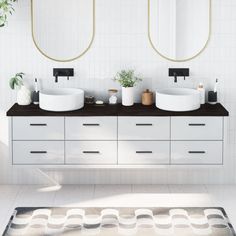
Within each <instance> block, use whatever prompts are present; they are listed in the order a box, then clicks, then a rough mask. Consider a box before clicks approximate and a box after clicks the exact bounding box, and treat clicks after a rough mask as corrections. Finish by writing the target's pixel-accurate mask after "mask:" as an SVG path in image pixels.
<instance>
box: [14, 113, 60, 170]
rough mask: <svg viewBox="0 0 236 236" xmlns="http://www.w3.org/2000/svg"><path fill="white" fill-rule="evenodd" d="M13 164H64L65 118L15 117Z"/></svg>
mask: <svg viewBox="0 0 236 236" xmlns="http://www.w3.org/2000/svg"><path fill="white" fill-rule="evenodd" d="M12 156H13V160H12V162H13V164H16V165H17V164H22V165H23V164H24V165H53V164H64V117H13V118H12Z"/></svg>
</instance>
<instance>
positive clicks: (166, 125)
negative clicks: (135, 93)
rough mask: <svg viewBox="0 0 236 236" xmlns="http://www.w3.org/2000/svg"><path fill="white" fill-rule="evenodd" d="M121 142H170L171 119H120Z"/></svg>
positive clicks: (119, 137) (119, 132)
mask: <svg viewBox="0 0 236 236" xmlns="http://www.w3.org/2000/svg"><path fill="white" fill-rule="evenodd" d="M118 139H119V140H168V139H170V118H169V117H137V116H133V117H119V118H118Z"/></svg>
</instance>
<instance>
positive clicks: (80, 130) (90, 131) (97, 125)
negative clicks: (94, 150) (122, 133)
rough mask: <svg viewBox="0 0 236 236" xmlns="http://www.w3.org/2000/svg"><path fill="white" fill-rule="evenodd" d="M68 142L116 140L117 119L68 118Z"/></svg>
mask: <svg viewBox="0 0 236 236" xmlns="http://www.w3.org/2000/svg"><path fill="white" fill-rule="evenodd" d="M65 119H66V139H67V140H116V139H117V117H66V118H65Z"/></svg>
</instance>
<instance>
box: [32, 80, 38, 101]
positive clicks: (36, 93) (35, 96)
mask: <svg viewBox="0 0 236 236" xmlns="http://www.w3.org/2000/svg"><path fill="white" fill-rule="evenodd" d="M34 86H35V90H34V92H33V94H32V100H33V103H34V104H35V105H38V104H39V90H38V80H37V79H35V80H34Z"/></svg>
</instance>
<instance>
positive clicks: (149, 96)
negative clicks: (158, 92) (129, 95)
mask: <svg viewBox="0 0 236 236" xmlns="http://www.w3.org/2000/svg"><path fill="white" fill-rule="evenodd" d="M142 104H143V105H145V106H150V105H152V104H153V92H151V91H149V89H146V90H145V91H143V93H142Z"/></svg>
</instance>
